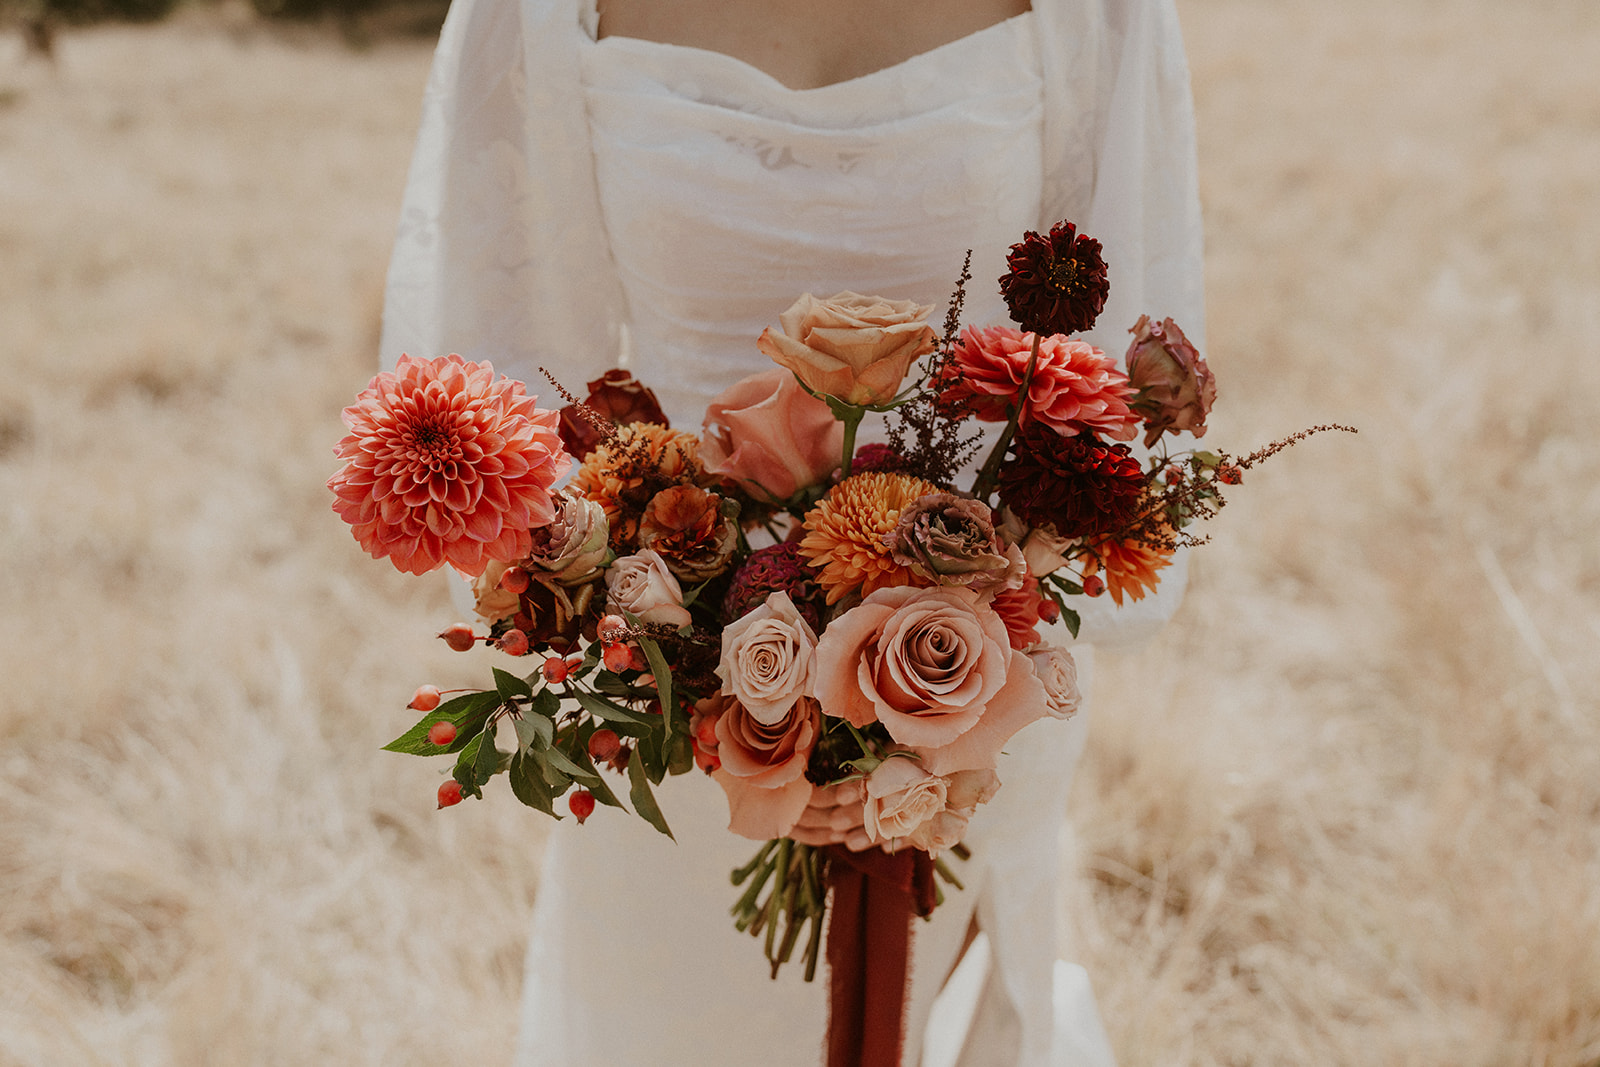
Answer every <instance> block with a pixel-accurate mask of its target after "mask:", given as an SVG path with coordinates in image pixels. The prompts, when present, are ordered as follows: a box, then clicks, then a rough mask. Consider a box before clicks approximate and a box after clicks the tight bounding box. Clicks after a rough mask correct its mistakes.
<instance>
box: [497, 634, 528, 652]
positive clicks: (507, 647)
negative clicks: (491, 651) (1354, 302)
mask: <svg viewBox="0 0 1600 1067" xmlns="http://www.w3.org/2000/svg"><path fill="white" fill-rule="evenodd" d="M495 646H496V647H497V648H499V649H500V651H501V652H504V653H505V654H506V655H508V656H526V655H527V654H528V635H527V634H525V633H523V632H522V631H521V630H507V631H506V632H505V633H503V634H501V635H500V639H499V640H498V641H496V642H495Z"/></svg>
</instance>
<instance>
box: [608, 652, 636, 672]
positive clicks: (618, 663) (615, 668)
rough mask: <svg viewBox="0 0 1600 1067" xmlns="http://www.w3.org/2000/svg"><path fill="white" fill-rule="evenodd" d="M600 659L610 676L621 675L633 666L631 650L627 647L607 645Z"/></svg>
mask: <svg viewBox="0 0 1600 1067" xmlns="http://www.w3.org/2000/svg"><path fill="white" fill-rule="evenodd" d="M601 658H602V659H604V660H605V663H606V670H608V671H610V672H611V673H612V674H621V673H622V672H623V671H625V670H627V669H629V668H630V667H632V666H633V650H632V649H630V648H629V647H628V646H627V645H607V646H606V648H605V652H604V653H603V654H602V656H601Z"/></svg>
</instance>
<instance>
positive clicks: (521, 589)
mask: <svg viewBox="0 0 1600 1067" xmlns="http://www.w3.org/2000/svg"><path fill="white" fill-rule="evenodd" d="M500 588H501V589H504V590H505V591H506V592H508V593H515V594H517V595H518V596H521V595H522V594H523V593H526V592H527V591H528V572H527V571H525V570H523V569H522V568H521V567H507V568H506V572H505V573H504V574H502V575H501V576H500Z"/></svg>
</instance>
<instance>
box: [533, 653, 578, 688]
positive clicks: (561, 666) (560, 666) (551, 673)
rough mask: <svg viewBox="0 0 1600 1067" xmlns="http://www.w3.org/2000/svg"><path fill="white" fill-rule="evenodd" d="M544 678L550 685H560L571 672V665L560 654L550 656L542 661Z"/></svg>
mask: <svg viewBox="0 0 1600 1067" xmlns="http://www.w3.org/2000/svg"><path fill="white" fill-rule="evenodd" d="M541 670H543V672H544V680H545V681H547V682H549V683H550V684H551V685H560V684H561V683H562V682H564V681H566V680H567V675H569V674H571V673H572V665H571V664H570V663H568V662H567V661H566V660H565V659H563V658H561V657H560V656H551V657H550V658H549V659H547V660H545V661H544V667H542V668H541Z"/></svg>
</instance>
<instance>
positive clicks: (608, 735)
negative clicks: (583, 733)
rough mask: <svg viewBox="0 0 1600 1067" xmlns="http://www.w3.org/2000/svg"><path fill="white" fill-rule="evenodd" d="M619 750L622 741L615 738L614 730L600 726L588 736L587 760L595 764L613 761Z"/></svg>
mask: <svg viewBox="0 0 1600 1067" xmlns="http://www.w3.org/2000/svg"><path fill="white" fill-rule="evenodd" d="M621 750H622V739H621V738H619V737H618V736H617V732H616V731H615V730H610V729H607V728H606V727H604V726H602V727H601V728H600V729H598V730H596V731H595V732H594V733H592V734H590V735H589V758H590V759H592V760H594V761H595V762H596V763H601V762H604V761H606V760H609V759H615V758H616V755H617V753H618V752H620V751H621Z"/></svg>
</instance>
